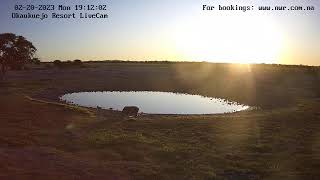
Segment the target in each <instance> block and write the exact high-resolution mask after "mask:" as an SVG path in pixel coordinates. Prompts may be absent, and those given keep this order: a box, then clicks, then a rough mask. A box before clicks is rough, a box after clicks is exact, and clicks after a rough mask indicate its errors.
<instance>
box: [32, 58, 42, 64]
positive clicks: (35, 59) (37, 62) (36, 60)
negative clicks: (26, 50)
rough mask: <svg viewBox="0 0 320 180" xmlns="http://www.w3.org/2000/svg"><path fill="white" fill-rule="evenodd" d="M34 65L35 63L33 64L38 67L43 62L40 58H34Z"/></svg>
mask: <svg viewBox="0 0 320 180" xmlns="http://www.w3.org/2000/svg"><path fill="white" fill-rule="evenodd" d="M32 63H33V64H36V65H40V63H41V61H40V59H39V58H33V59H32Z"/></svg>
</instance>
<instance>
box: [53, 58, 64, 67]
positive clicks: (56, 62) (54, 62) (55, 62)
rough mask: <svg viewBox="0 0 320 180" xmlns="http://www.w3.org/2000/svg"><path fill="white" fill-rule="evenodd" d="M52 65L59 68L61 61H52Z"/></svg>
mask: <svg viewBox="0 0 320 180" xmlns="http://www.w3.org/2000/svg"><path fill="white" fill-rule="evenodd" d="M53 64H54V65H55V66H59V67H60V66H61V65H62V61H60V60H54V61H53Z"/></svg>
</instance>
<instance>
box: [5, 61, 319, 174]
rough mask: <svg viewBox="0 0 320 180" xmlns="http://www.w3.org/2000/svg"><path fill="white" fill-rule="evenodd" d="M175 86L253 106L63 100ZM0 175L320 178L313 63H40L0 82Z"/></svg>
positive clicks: (316, 77)
mask: <svg viewBox="0 0 320 180" xmlns="http://www.w3.org/2000/svg"><path fill="white" fill-rule="evenodd" d="M97 90H157V91H174V92H185V93H192V94H201V95H206V96H213V97H220V98H227V99H229V100H234V101H237V102H240V103H244V104H248V105H251V106H255V107H258V109H256V110H252V111H246V112H240V113H235V114H223V115H202V116H200V115H199V116H178V115H171V116H169V115H167V116H161V115H143V116H139V117H138V118H135V119H133V118H129V117H126V116H124V115H122V114H121V113H120V112H113V111H105V112H103V113H99V114H97V113H96V110H94V109H88V108H82V107H75V106H71V105H66V104H63V103H62V102H59V101H58V97H59V96H60V95H63V94H64V93H67V92H79V91H97ZM0 124H1V125H0V179H19V180H20V179H61V180H62V179H91V180H93V179H237V180H238V179H320V171H319V169H320V68H319V67H304V66H278V65H251V66H247V65H227V64H208V63H85V64H82V65H81V67H80V66H79V67H78V66H75V67H74V66H70V67H69V66H67V67H64V66H59V67H54V66H53V64H42V65H39V66H38V67H37V66H36V67H31V68H30V69H29V70H25V71H11V72H9V74H8V75H7V76H6V77H5V79H4V80H2V82H0Z"/></svg>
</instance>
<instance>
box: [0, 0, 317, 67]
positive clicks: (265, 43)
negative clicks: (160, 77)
mask: <svg viewBox="0 0 320 180" xmlns="http://www.w3.org/2000/svg"><path fill="white" fill-rule="evenodd" d="M44 3H45V4H56V5H58V4H66V5H75V4H94V5H97V4H107V5H108V11H106V13H108V14H109V18H108V19H95V20H92V19H90V20H89V19H76V20H70V19H66V20H61V19H59V20H54V19H48V20H43V21H40V20H30V19H28V20H26V19H12V18H11V13H12V12H14V5H15V4H35V5H36V4H44ZM203 4H208V5H213V6H218V5H219V4H221V5H231V4H238V5H249V6H255V9H257V8H258V6H259V5H287V6H291V5H302V6H308V5H313V6H314V7H315V8H316V9H315V11H309V12H308V11H301V12H299V11H285V12H275V11H270V12H259V11H257V10H254V11H247V12H242V11H237V12H235V11H232V12H231V11H217V10H214V11H203V10H202V5H203ZM319 8H320V1H318V0H282V1H281V2H280V1H275V0H252V1H248V0H238V1H235V0H234V1H232V0H225V1H223V0H216V1H213V0H92V1H91V0H54V1H53V0H45V1H40V0H1V2H0V23H1V25H0V33H5V32H12V33H15V34H18V35H22V36H25V37H26V38H27V39H28V40H30V41H32V42H33V43H34V45H35V46H36V47H37V49H38V53H37V55H38V56H39V58H40V59H41V60H43V61H51V60H56V59H60V60H74V59H81V60H107V59H108V60H114V59H118V60H174V61H209V62H232V63H284V64H306V65H320V11H319ZM60 13H67V12H60Z"/></svg>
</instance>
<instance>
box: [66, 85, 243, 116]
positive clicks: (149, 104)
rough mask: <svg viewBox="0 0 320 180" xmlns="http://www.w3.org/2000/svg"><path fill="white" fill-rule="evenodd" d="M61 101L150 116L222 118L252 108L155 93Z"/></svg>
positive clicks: (71, 96)
mask: <svg viewBox="0 0 320 180" xmlns="http://www.w3.org/2000/svg"><path fill="white" fill-rule="evenodd" d="M60 99H61V100H63V101H66V102H67V103H70V104H76V105H81V106H85V107H97V106H99V107H102V108H104V109H110V108H112V109H114V110H119V111H121V110H122V109H123V108H124V107H125V106H137V107H139V108H140V112H143V113H148V114H220V113H231V112H236V111H242V110H246V109H248V108H249V107H248V106H245V105H240V104H238V103H235V102H229V101H225V100H223V99H217V98H210V97H203V96H200V95H190V94H178V93H171V92H153V91H131V92H119V91H105V92H81V93H71V94H66V95H64V96H62V97H61V98H60Z"/></svg>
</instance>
